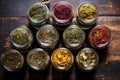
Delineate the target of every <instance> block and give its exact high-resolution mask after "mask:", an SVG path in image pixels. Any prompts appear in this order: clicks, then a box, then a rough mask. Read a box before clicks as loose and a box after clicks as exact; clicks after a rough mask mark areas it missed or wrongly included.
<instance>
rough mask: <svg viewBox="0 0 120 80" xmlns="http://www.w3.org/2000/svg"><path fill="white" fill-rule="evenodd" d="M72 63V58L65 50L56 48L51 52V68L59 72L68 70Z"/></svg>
mask: <svg viewBox="0 0 120 80" xmlns="http://www.w3.org/2000/svg"><path fill="white" fill-rule="evenodd" d="M73 62H74V57H73V55H72V53H71V51H70V50H68V49H67V48H63V47H61V48H58V49H56V50H54V51H53V53H52V56H51V63H52V65H53V67H54V68H55V69H57V70H59V71H67V70H69V69H70V68H71V67H72V65H73Z"/></svg>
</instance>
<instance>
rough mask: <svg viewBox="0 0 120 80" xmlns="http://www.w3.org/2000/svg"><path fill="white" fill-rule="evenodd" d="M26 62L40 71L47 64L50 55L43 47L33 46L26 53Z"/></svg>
mask: <svg viewBox="0 0 120 80" xmlns="http://www.w3.org/2000/svg"><path fill="white" fill-rule="evenodd" d="M27 63H28V65H29V66H30V67H31V68H32V69H34V70H39V71H42V70H44V69H46V68H47V67H48V66H49V63H50V57H49V55H48V53H47V52H46V51H45V50H44V49H41V48H34V49H32V50H31V51H30V52H29V53H28V55H27Z"/></svg>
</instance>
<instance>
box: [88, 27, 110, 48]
mask: <svg viewBox="0 0 120 80" xmlns="http://www.w3.org/2000/svg"><path fill="white" fill-rule="evenodd" d="M98 28H104V29H106V31H107V32H108V33H109V35H110V39H109V41H107V42H106V43H103V44H99V45H97V44H95V43H94V42H93V43H92V44H91V45H92V46H93V47H97V48H101V47H102V46H106V45H108V44H109V43H110V42H111V40H112V34H111V31H110V29H109V28H108V27H106V26H105V25H97V26H95V27H94V28H93V29H92V30H91V32H90V33H89V39H90V43H91V36H92V31H93V30H95V29H98ZM101 49H102V48H101Z"/></svg>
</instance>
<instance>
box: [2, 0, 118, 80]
mask: <svg viewBox="0 0 120 80" xmlns="http://www.w3.org/2000/svg"><path fill="white" fill-rule="evenodd" d="M58 1H59V0H51V1H50V5H49V7H50V8H51V7H52V6H53V4H54V3H55V2H58ZM66 1H68V2H70V3H71V4H72V6H73V7H74V11H76V9H77V6H78V4H79V3H82V2H84V1H86V0H66ZM89 1H91V2H93V3H95V4H96V5H97V7H98V9H99V19H98V21H97V24H96V25H98V24H101V25H105V26H107V27H108V28H109V29H110V30H111V32H112V41H111V43H110V45H109V46H108V48H107V49H105V50H97V52H98V54H99V56H100V62H99V65H98V66H97V68H96V70H94V71H92V72H89V73H85V72H81V70H79V69H77V67H76V66H75V64H74V66H73V67H72V68H71V70H69V71H67V72H59V71H56V70H55V69H54V68H53V67H52V66H51V65H50V67H48V68H47V69H46V70H45V71H42V72H35V71H32V70H31V69H29V67H28V65H27V63H26V61H25V65H24V67H23V69H22V70H20V72H17V73H10V72H6V71H5V70H4V69H3V68H2V66H1V65H0V80H120V0H89ZM35 2H39V0H0V54H3V53H4V52H5V51H7V50H9V49H10V48H11V44H10V38H9V33H10V31H12V30H13V29H14V28H15V27H17V26H19V25H27V26H29V25H28V21H27V18H26V11H27V9H28V8H29V7H30V6H31V5H32V4H33V3H35ZM87 34H88V33H86V35H87ZM59 46H61V41H60V45H59ZM87 46H88V45H87V39H86V41H85V43H84V46H83V47H87ZM35 47H38V46H35ZM51 52H52V51H51ZM73 54H74V56H75V55H76V52H73ZM50 55H51V54H50ZM24 56H25V57H26V54H24Z"/></svg>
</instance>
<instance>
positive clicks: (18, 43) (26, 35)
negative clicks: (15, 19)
mask: <svg viewBox="0 0 120 80" xmlns="http://www.w3.org/2000/svg"><path fill="white" fill-rule="evenodd" d="M10 40H11V43H12V45H13V46H14V47H15V48H16V49H18V50H26V49H28V48H30V47H31V46H32V42H33V35H32V32H31V31H30V30H29V29H28V28H27V27H26V26H20V27H17V28H15V29H14V30H12V31H11V33H10Z"/></svg>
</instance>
